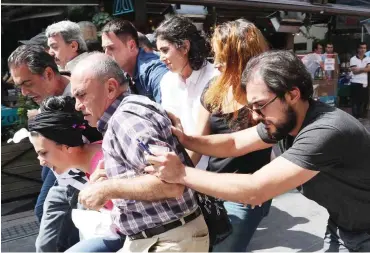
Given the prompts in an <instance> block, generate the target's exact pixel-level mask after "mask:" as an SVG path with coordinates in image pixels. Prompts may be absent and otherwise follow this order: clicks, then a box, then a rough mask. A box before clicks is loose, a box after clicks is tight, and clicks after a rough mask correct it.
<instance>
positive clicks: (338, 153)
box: [257, 101, 370, 232]
mask: <svg viewBox="0 0 370 253" xmlns="http://www.w3.org/2000/svg"><path fill="white" fill-rule="evenodd" d="M257 130H258V133H259V135H260V137H261V138H262V139H263V140H264V141H265V142H270V141H271V139H270V138H269V136H268V134H267V131H266V129H265V127H264V125H263V124H260V125H258V127H257ZM278 146H279V149H280V151H281V153H282V155H281V156H282V157H284V158H285V159H287V160H289V161H290V162H292V163H294V164H296V165H298V166H300V167H302V168H305V169H309V170H314V171H319V172H320V173H319V174H317V175H316V176H315V177H314V178H312V179H311V180H309V181H308V182H306V183H305V184H303V185H302V186H301V187H299V190H300V191H301V193H302V194H303V195H305V196H306V197H307V198H309V199H311V200H313V201H315V202H317V203H318V204H320V205H321V206H323V207H325V208H326V209H327V210H328V212H329V215H330V218H331V219H332V220H333V221H334V222H335V223H336V224H337V225H338V226H339V227H341V228H342V229H344V230H348V231H368V232H370V133H369V132H368V131H367V130H366V128H365V127H364V126H363V125H362V124H361V123H360V122H359V121H358V120H356V119H355V118H353V117H352V116H351V115H349V114H347V113H346V112H344V111H342V110H340V109H338V108H334V107H331V106H329V105H327V104H324V103H321V102H318V101H310V107H309V109H308V111H307V114H306V117H305V120H304V122H303V125H302V128H301V130H300V131H299V133H298V135H297V136H296V137H295V138H294V137H291V136H289V137H288V138H286V139H284V140H281V141H279V143H278ZM274 150H275V149H274Z"/></svg>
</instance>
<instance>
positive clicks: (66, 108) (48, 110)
mask: <svg viewBox="0 0 370 253" xmlns="http://www.w3.org/2000/svg"><path fill="white" fill-rule="evenodd" d="M75 103H76V100H75V99H74V98H72V97H68V96H52V97H48V98H46V99H44V101H42V103H41V106H40V110H41V113H40V114H38V115H36V117H35V118H33V119H31V120H29V122H28V127H29V130H30V132H31V135H32V136H35V135H38V134H41V135H43V136H44V137H46V138H48V139H50V140H52V141H54V142H55V143H57V144H63V145H67V146H70V147H76V146H81V145H83V139H82V136H85V137H86V138H87V139H88V140H89V141H90V142H93V141H97V140H101V139H102V136H101V134H100V133H99V132H98V131H97V130H96V128H92V127H90V126H89V125H88V124H87V122H86V121H85V120H84V119H83V115H82V113H81V112H78V111H76V110H75Z"/></svg>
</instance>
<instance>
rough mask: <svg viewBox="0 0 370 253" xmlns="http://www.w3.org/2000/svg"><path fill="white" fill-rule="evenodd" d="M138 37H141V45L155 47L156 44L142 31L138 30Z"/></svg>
mask: <svg viewBox="0 0 370 253" xmlns="http://www.w3.org/2000/svg"><path fill="white" fill-rule="evenodd" d="M137 34H138V39H139V47H144V46H146V47H147V48H150V49H152V50H154V49H155V46H154V45H153V44H152V43H151V42H150V40H149V39H148V38H147V37H146V36H145V35H144V34H142V33H140V32H138V33H137Z"/></svg>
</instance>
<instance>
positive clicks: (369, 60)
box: [366, 57, 370, 67]
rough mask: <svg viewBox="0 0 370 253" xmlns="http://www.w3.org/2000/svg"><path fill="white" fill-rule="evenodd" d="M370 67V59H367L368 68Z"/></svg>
mask: <svg viewBox="0 0 370 253" xmlns="http://www.w3.org/2000/svg"><path fill="white" fill-rule="evenodd" d="M369 65H370V57H368V58H367V64H366V67H367V66H369Z"/></svg>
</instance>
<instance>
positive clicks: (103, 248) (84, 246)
mask: <svg viewBox="0 0 370 253" xmlns="http://www.w3.org/2000/svg"><path fill="white" fill-rule="evenodd" d="M124 242H125V240H124V239H121V238H118V239H105V238H102V237H101V238H91V239H87V240H82V241H80V242H79V243H77V244H76V245H74V246H73V247H71V248H69V249H68V250H67V251H65V252H117V251H118V250H120V249H122V248H123V243H124Z"/></svg>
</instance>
